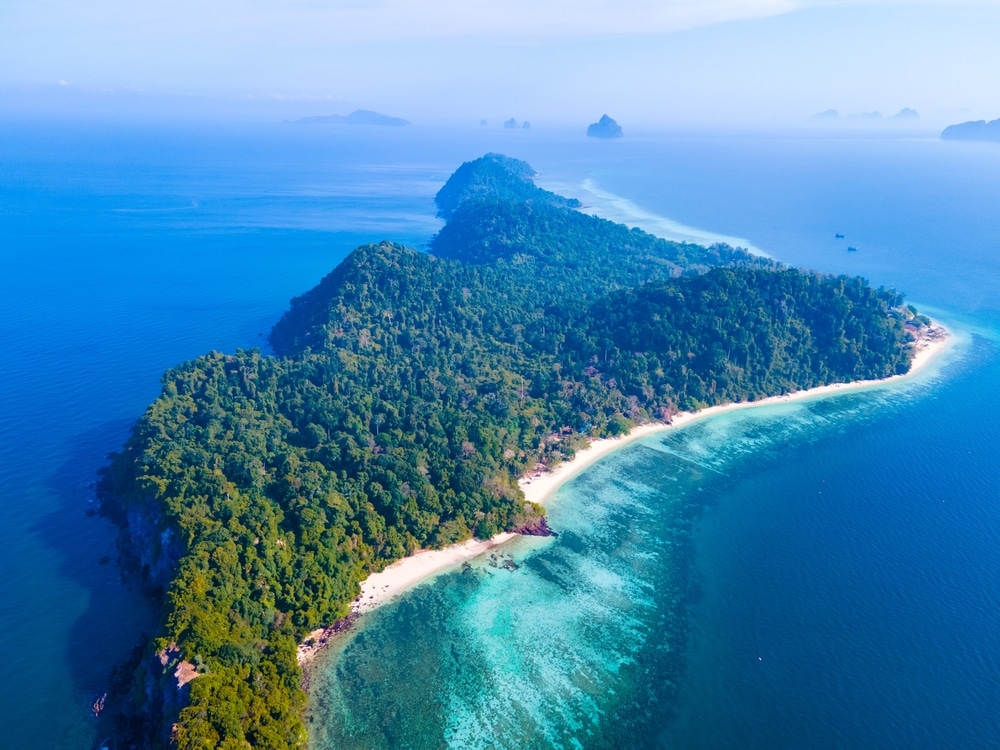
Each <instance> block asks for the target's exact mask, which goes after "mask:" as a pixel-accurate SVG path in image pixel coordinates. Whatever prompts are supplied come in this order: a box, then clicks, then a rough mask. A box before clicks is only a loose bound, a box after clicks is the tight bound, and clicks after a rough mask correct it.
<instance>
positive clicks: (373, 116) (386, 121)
mask: <svg viewBox="0 0 1000 750" xmlns="http://www.w3.org/2000/svg"><path fill="white" fill-rule="evenodd" d="M295 123H296V124H297V125H381V126H386V127H392V128H400V127H403V126H404V125H409V124H410V122H409V120H404V119H403V118H402V117H390V116H389V115H383V114H380V113H378V112H372V111H371V110H368V109H356V110H354V111H353V112H351V114H349V115H347V116H346V117H345V116H343V115H326V116H322V115H321V116H316V117H303V118H302V119H300V120H295Z"/></svg>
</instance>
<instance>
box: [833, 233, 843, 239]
mask: <svg viewBox="0 0 1000 750" xmlns="http://www.w3.org/2000/svg"><path fill="white" fill-rule="evenodd" d="M833 238H834V239H835V240H842V239H844V235H842V234H835V235H833Z"/></svg>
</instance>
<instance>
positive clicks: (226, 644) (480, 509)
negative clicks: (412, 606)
mask: <svg viewBox="0 0 1000 750" xmlns="http://www.w3.org/2000/svg"><path fill="white" fill-rule="evenodd" d="M534 174H535V172H534V170H533V169H532V168H531V166H530V165H528V164H527V163H525V162H523V161H518V160H516V159H511V158H508V157H506V156H503V155H500V154H487V155H486V156H484V157H482V158H480V159H476V160H475V161H472V162H468V163H465V164H463V165H462V166H461V167H459V169H458V170H457V171H456V172H455V173H454V174H453V175H452V176H451V177H450V178H449V179H448V181H447V182H446V183H445V185H444V186H443V187H442V188H441V189H440V191H439V192H438V194H437V197H436V202H437V206H438V210H439V213H440V215H441V216H442V217H444V218H445V219H446V221H447V223H446V224H445V226H444V227H443V228H442V229H441V231H440V232H439V233H438V234H437V235H436V236H435V237H434V239H433V241H432V242H431V245H430V252H429V253H428V252H421V251H418V250H414V249H411V248H407V247H404V246H402V245H399V244H396V243H392V242H380V243H377V244H369V245H363V246H361V247H359V248H357V249H356V250H354V251H353V252H352V253H351V254H350V255H349V256H348V257H347V258H346V259H344V261H343V262H342V263H340V264H339V265H338V266H337V267H336V268H334V269H333V270H332V271H331V272H330V273H329V274H328V275H327V276H326V277H324V278H323V279H322V280H321V281H320V282H319V283H318V284H317V285H316V286H315V287H314V288H313V289H311V290H309V291H307V292H306V293H304V294H303V295H301V296H299V297H296V298H295V299H293V300H292V301H291V304H290V307H289V309H288V310H287V312H286V313H285V314H284V316H283V317H282V318H281V320H279V321H278V323H277V324H276V325H275V326H274V328H273V330H272V331H271V334H270V338H269V341H270V344H271V346H272V347H273V349H274V352H275V354H274V355H266V354H264V353H262V352H261V351H259V350H256V349H254V350H237V351H236V352H233V353H228V354H227V353H221V352H215V351H213V352H210V353H208V354H206V355H204V356H202V357H199V358H197V359H194V360H192V361H190V362H185V363H182V364H180V365H178V366H177V367H175V368H173V369H171V370H169V371H168V372H167V373H166V374H165V375H164V376H163V379H162V383H163V387H162V392H161V394H160V396H159V397H158V398H157V399H156V401H154V402H153V403H152V404H151V405H150V406H149V408H148V409H147V410H146V412H145V413H144V414H143V415H142V417H141V418H140V419H139V420H138V422H137V423H136V424H135V426H134V427H133V429H132V432H131V436H130V437H129V439H128V442H127V444H126V445H125V447H124V448H123V450H122V451H121V452H120V453H118V454H117V455H115V456H113V458H112V460H111V463H110V466H108V467H107V469H106V470H105V471H104V472H102V476H101V478H100V482H99V488H98V491H99V497H100V501H101V508H102V511H103V512H104V513H105V514H107V515H108V516H109V517H110V518H112V519H113V520H114V521H115V522H116V523H117V524H118V525H119V527H120V529H121V536H120V541H119V548H120V550H121V553H122V556H123V558H124V559H125V560H126V561H127V566H128V568H129V569H131V570H132V571H134V572H135V573H136V574H137V575H139V576H141V577H142V578H143V580H144V581H145V583H146V585H147V586H148V587H149V588H150V590H151V591H152V592H154V593H155V595H156V596H158V597H159V600H160V602H161V603H162V608H163V609H162V612H163V614H162V620H161V623H162V624H161V627H160V629H159V632H157V633H156V634H155V635H154V637H153V638H152V639H151V640H150V641H149V642H148V643H146V644H143V646H142V647H141V648H139V649H137V650H136V652H135V654H134V657H133V659H132V661H130V662H129V663H128V664H126V665H123V666H121V667H120V668H118V669H117V670H116V672H115V676H114V681H113V684H112V686H111V688H110V689H109V696H108V706H109V708H108V710H109V715H116V716H119V725H118V732H119V734H120V738H119V739H120V742H119V744H118V745H116V746H122V747H132V748H142V749H147V748H148V749H151V748H157V749H158V748H166V747H168V746H170V747H175V748H177V749H178V750H194V749H195V748H207V747H234V748H235V747H253V748H257V749H260V750H278V749H279V748H281V749H284V748H303V747H305V744H306V739H307V736H306V729H307V726H306V723H305V721H304V719H303V715H304V709H305V705H306V694H305V693H304V691H303V688H302V680H303V673H302V669H301V667H300V665H299V663H298V660H297V645H298V644H299V642H301V641H303V640H305V639H306V638H307V637H308V635H309V634H310V633H311V632H312V631H314V630H315V629H317V628H319V627H322V626H328V625H331V624H333V623H340V624H339V625H338V627H340V628H342V629H343V628H346V627H349V625H350V623H351V620H350V618H349V617H348V613H349V612H350V604H351V602H352V600H354V599H355V598H356V597H357V596H358V594H359V590H360V588H359V583H360V581H362V580H363V579H365V578H366V577H367V576H369V575H370V574H371V573H374V572H377V571H380V570H382V569H384V568H385V567H386V566H387V565H389V564H390V563H391V562H393V561H395V560H398V559H400V558H402V557H404V556H407V555H411V554H413V553H415V552H416V551H418V550H420V549H424V548H442V547H446V546H449V545H452V544H455V543H459V542H463V541H465V540H468V539H470V538H472V537H476V538H478V539H490V538H492V537H493V536H494V535H496V534H498V533H499V532H504V531H520V532H522V533H529V534H536V533H544V532H545V531H546V530H547V528H546V526H545V524H544V523H543V521H544V509H543V508H542V507H541V506H539V505H536V504H534V503H531V502H528V501H526V499H525V497H524V494H523V492H522V490H521V489H520V487H519V485H518V479H519V478H520V477H522V476H524V475H526V474H527V473H528V472H530V471H533V470H536V469H540V468H542V467H552V466H555V465H556V464H558V463H560V462H562V461H565V460H567V459H569V458H570V457H572V456H573V455H574V453H575V451H577V450H578V449H579V448H581V447H583V446H585V445H587V444H588V442H589V441H590V440H592V439H594V438H598V437H605V436H618V435H624V434H626V433H628V432H629V431H630V430H631V429H632V428H633V426H635V425H638V424H642V423H652V422H656V423H664V422H669V421H670V420H671V419H672V418H673V417H674V416H675V415H677V414H678V412H681V411H697V410H700V409H703V408H705V407H707V406H710V405H719V404H727V403H734V402H750V401H756V400H759V399H762V398H764V397H767V396H775V395H782V394H787V393H791V392H794V391H799V390H802V389H807V388H811V387H815V386H821V385H825V384H832V383H845V382H852V381H857V380H866V379H879V378H886V377H889V376H893V375H898V374H901V373H905V372H907V370H908V369H909V367H910V363H911V361H912V358H913V344H912V342H913V337H912V335H911V331H913V330H916V329H917V328H919V327H921V326H925V325H926V324H927V323H928V322H929V321H927V319H926V318H923V316H920V315H918V314H917V312H916V310H915V309H913V308H912V307H909V306H904V305H903V299H902V297H901V296H900V295H899V294H897V293H896V292H894V291H891V290H886V289H882V288H879V289H876V288H873V287H872V286H870V285H869V284H868V283H867V282H866V281H864V280H863V279H861V278H851V277H847V276H840V277H836V278H834V277H830V276H824V275H821V274H816V273H810V272H805V271H798V270H795V269H793V268H788V267H786V266H783V265H781V264H780V263H777V262H775V261H772V260H770V259H767V258H762V257H757V256H753V255H750V254H748V253H747V252H745V251H743V250H740V249H734V248H731V247H729V246H726V245H714V246H712V247H701V246H698V245H692V244H681V243H675V242H668V241H665V240H662V239H658V238H656V237H654V236H652V235H650V234H647V233H646V232H643V231H641V230H639V229H631V228H629V227H626V226H624V225H621V224H616V223H613V222H610V221H605V220H603V219H599V218H596V217H593V216H589V215H586V214H583V213H581V212H580V211H578V210H575V207H576V206H579V203H578V202H576V201H574V200H572V199H568V198H565V197H563V196H559V195H557V194H555V193H551V192H548V191H545V190H542V189H540V188H538V187H537V186H536V185H535V184H534V181H533V177H534ZM344 618H346V619H344ZM386 667H387V668H388V669H391V668H392V665H386Z"/></svg>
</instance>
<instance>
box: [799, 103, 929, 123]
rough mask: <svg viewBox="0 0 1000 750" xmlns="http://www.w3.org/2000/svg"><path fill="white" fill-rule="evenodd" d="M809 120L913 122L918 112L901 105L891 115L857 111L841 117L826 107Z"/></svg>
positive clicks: (917, 118) (916, 118)
mask: <svg viewBox="0 0 1000 750" xmlns="http://www.w3.org/2000/svg"><path fill="white" fill-rule="evenodd" d="M809 119H810V120H813V121H817V122H830V123H832V122H845V121H846V122H847V123H851V122H859V121H861V122H892V121H894V120H895V121H900V120H902V121H908V122H915V121H917V120H919V119H920V113H919V112H917V110H915V109H911V108H910V107H903V108H902V109H901V110H899V112H897V113H896V114H894V115H893V116H892V117H882V113H881V112H858V113H852V114H849V115H847V116H846V117H844V118H842V117H841V116H840V112H838V111H837V110H835V109H827V110H823V111H822V112H817V113H816V114H814V115H813V116H812V117H810V118H809Z"/></svg>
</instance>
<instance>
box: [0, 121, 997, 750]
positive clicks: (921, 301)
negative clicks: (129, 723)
mask: <svg viewBox="0 0 1000 750" xmlns="http://www.w3.org/2000/svg"><path fill="white" fill-rule="evenodd" d="M488 151H498V152H502V153H506V154H509V155H511V156H516V157H520V158H524V159H527V160H528V161H529V162H531V164H532V165H533V166H534V167H535V168H536V169H537V170H538V171H539V172H540V173H541V176H540V180H541V182H542V184H543V185H544V186H547V187H552V188H558V189H559V190H560V191H562V192H565V193H567V194H572V195H576V196H577V197H579V198H580V199H581V200H583V201H584V203H585V204H587V205H588V206H589V207H590V209H591V210H594V211H596V212H598V213H601V214H602V215H607V216H609V217H614V218H616V219H618V220H623V221H628V222H629V223H635V224H640V225H642V226H644V227H646V228H648V229H649V230H651V231H654V232H657V233H660V234H663V235H665V236H677V237H693V238H696V239H699V240H700V241H706V242H710V241H713V240H714V238H717V237H724V238H731V239H730V241H733V242H735V241H737V240H738V241H740V242H741V243H742V244H745V245H747V246H750V247H753V248H755V249H756V250H758V251H760V252H764V253H767V254H769V255H771V256H773V257H775V258H777V259H779V260H782V261H786V262H789V263H793V264H797V265H803V266H808V267H811V268H816V269H819V270H822V271H826V272H831V273H850V274H862V275H864V276H866V277H867V278H868V279H870V280H871V281H872V282H873V283H874V284H876V285H885V286H893V287H896V288H897V289H899V290H901V291H903V292H905V293H907V295H908V297H909V298H910V300H911V301H912V302H914V303H915V304H917V305H918V306H920V307H921V308H922V309H924V310H926V311H928V312H929V313H930V314H932V315H933V316H936V317H939V318H941V319H942V320H944V321H945V322H946V323H947V324H948V325H950V326H951V327H952V328H953V330H954V331H955V332H956V337H955V338H956V343H955V345H954V346H953V347H952V349H951V350H950V351H949V353H948V354H947V355H945V356H944V357H943V358H942V359H941V360H940V361H939V362H938V363H936V364H935V365H934V366H932V367H931V368H929V369H928V370H927V371H926V372H924V373H922V374H921V375H919V376H918V377H916V378H914V379H913V380H912V381H907V382H905V383H898V384H893V385H891V386H886V387H881V388H874V389H870V390H866V391H861V392H853V393H849V394H844V395H839V396H836V397H833V398H827V399H818V400H812V401H804V402H797V403H794V404H784V405H780V406H774V407H766V408H758V409H750V410H744V411H740V412H733V413H729V414H726V415H723V416H719V417H716V418H713V419H710V420H705V421H702V422H697V423H694V424H692V425H690V426H688V427H686V428H684V429H681V430H676V431H672V432H666V433H659V434H656V435H652V436H650V437H647V438H645V439H643V440H642V441H639V442H638V443H635V444H633V445H631V446H630V447H627V448H625V449H623V450H621V451H619V452H617V453H615V454H612V455H611V456H609V457H607V458H606V459H604V460H603V461H601V462H599V463H598V464H595V465H594V466H593V467H592V468H591V469H589V470H588V471H586V472H584V473H583V474H581V475H579V476H578V477H577V478H576V479H575V480H573V481H572V482H570V483H568V484H566V485H564V487H563V488H562V489H561V490H560V491H559V492H558V493H557V495H556V496H555V497H554V498H553V499H552V500H551V502H550V506H551V510H550V522H551V525H552V526H553V528H555V529H556V530H557V531H559V532H560V535H559V537H557V538H553V539H545V540H539V539H523V540H517V541H516V542H515V543H513V544H511V545H510V546H509V547H507V548H504V549H503V550H502V551H501V552H499V553H497V556H495V557H494V558H492V559H491V558H489V557H486V558H484V559H481V560H477V561H475V562H474V563H473V564H472V565H470V566H467V567H465V568H463V569H460V570H456V571H454V572H453V573H449V574H446V575H442V576H439V577H438V578H436V579H434V580H433V581H431V582H429V583H427V584H425V585H423V586H420V587H418V588H417V589H414V590H413V591H411V592H410V593H409V594H407V595H406V596H404V597H402V598H400V599H399V600H398V601H397V602H396V603H394V604H391V605H388V606H386V607H383V608H382V609H380V610H378V611H376V612H375V613H373V614H371V615H369V616H367V617H366V618H365V619H364V620H363V622H362V623H361V624H360V626H359V627H357V628H356V630H355V631H354V633H353V634H352V635H351V636H350V637H349V638H345V639H344V640H343V641H341V642H340V643H339V644H338V646H337V649H336V650H335V651H334V652H333V653H332V654H331V655H330V656H329V658H327V659H325V660H324V661H323V662H322V663H321V664H319V665H318V667H317V670H316V674H315V675H314V679H313V685H314V690H313V695H312V699H311V702H310V707H309V721H310V729H311V734H312V738H313V740H312V741H313V746H314V747H315V748H334V747H336V748H352V747H354V748H409V747H412V748H423V747H427V748H441V747H454V748H489V747H493V748H536V747H537V748H550V747H551V748H613V747H635V748H643V747H676V748H700V747H712V748H730V747H732V748H736V747H741V748H826V747H829V748H839V747H884V748H889V747H899V748H941V747H963V748H991V747H1000V710H998V707H1000V489H998V485H1000V483H998V480H1000V406H998V403H997V400H996V388H997V384H998V383H1000V351H998V343H997V342H998V332H1000V212H997V211H996V206H998V205H1000V149H998V148H996V146H995V145H993V144H959V143H942V142H941V141H939V140H937V139H936V138H934V137H932V136H929V137H927V138H912V137H908V138H888V137H878V138H871V139H868V138H863V137H856V136H850V137H836V138H823V137H819V136H816V135H809V136H802V135H796V134H769V135H766V136H765V135H761V134H751V135H722V134H712V135H692V134H685V133H659V134H656V133H651V134H645V135H642V134H638V135H634V136H630V137H628V138H625V139H622V140H621V141H618V142H601V141H593V140H588V139H586V138H584V137H582V135H581V134H579V133H566V132H560V131H548V130H546V128H545V127H544V125H543V124H540V125H537V126H536V127H534V128H533V129H532V130H531V131H517V132H511V131H503V130H501V129H499V128H495V129H493V128H490V129H487V128H469V129H464V130H463V129H456V130H453V131H441V130H435V129H431V128H420V127H417V126H414V127H412V128H407V129H386V130H380V129H377V128H372V129H369V128H349V127H335V126H331V127H329V128H325V127H312V128H309V127H296V126H292V125H283V124H274V125H269V124H263V125H262V124H232V123H227V124H214V125H199V126H194V125H191V126H189V127H182V126H177V125H174V126H169V127H167V126H160V125H155V124H122V123H104V124H101V123H89V124H86V125H75V124H67V123H25V122H18V123H11V122H8V123H3V124H0V263H2V266H0V269H2V273H0V357H2V358H3V362H2V370H0V372H2V373H3V375H2V378H0V528H2V529H3V530H4V542H3V544H2V545H0V565H2V567H0V570H2V571H3V575H2V576H0V602H2V603H3V604H2V607H0V634H2V636H3V637H2V638H0V665H2V669H3V674H2V677H0V746H2V747H50V748H90V747H92V746H93V745H94V743H95V742H97V741H98V740H99V739H100V738H101V736H102V733H103V731H104V727H103V726H102V725H100V724H99V723H97V722H95V721H94V720H93V719H92V718H91V714H90V704H91V703H92V701H93V700H94V699H95V698H97V697H98V696H99V695H100V694H101V693H102V692H103V690H104V687H105V685H106V684H107V679H108V674H109V672H110V670H111V668H112V667H113V666H114V665H115V664H116V663H117V662H118V661H120V660H122V659H123V658H125V657H126V656H127V654H128V653H129V651H130V650H131V648H132V647H133V646H134V645H135V644H136V643H138V642H139V640H140V637H141V634H142V633H143V632H150V631H151V629H152V628H155V624H156V620H157V612H156V611H155V609H154V607H153V605H152V604H151V603H150V602H148V601H147V600H145V599H144V598H143V596H142V595H141V593H140V592H138V591H137V590H133V589H132V588H130V586H129V584H128V583H127V582H123V581H122V580H121V578H120V575H119V570H118V568H117V567H116V565H115V561H116V557H117V554H116V551H115V546H114V535H115V532H114V529H113V528H112V527H111V526H110V524H109V523H108V522H107V521H105V520H103V519H101V518H99V517H96V516H94V515H91V514H90V513H91V511H92V510H93V508H94V503H93V481H94V479H95V476H96V472H97V471H98V470H99V469H100V468H101V466H103V465H104V464H105V463H106V456H107V454H108V453H109V452H111V451H114V450H116V449H118V448H120V447H121V445H122V443H123V442H124V440H125V439H126V437H127V434H128V429H129V427H130V425H131V424H132V423H133V422H134V420H135V419H136V418H137V417H138V416H139V415H140V414H141V413H142V411H143V409H144V408H145V406H146V405H147V404H148V403H149V402H150V401H151V400H152V399H153V398H155V396H156V395H157V393H158V391H159V378H160V376H161V374H162V373H163V371H164V370H165V369H167V368H169V367H171V366H172V365H174V364H177V363H178V362H180V361H183V360H185V359H188V358H191V357H195V356H198V355H199V354H202V353H205V352H207V351H209V350H212V349H217V350H221V351H232V350H235V349H236V348H240V347H243V348H248V347H254V346H259V347H264V346H265V342H264V337H265V336H266V333H267V331H268V330H269V328H270V326H271V325H272V324H273V323H274V322H275V321H276V320H277V319H278V317H279V316H280V315H281V313H282V312H283V310H284V309H285V307H286V306H287V304H288V300H289V299H290V298H291V297H293V296H295V295H297V294H300V293H302V292H304V291H305V290H307V289H308V288H310V287H311V286H313V285H314V284H315V283H316V282H318V281H319V279H320V278H322V276H323V275H325V274H326V273H327V272H328V271H329V270H331V269H332V268H333V267H334V266H335V265H336V264H337V263H338V262H339V261H340V260H341V259H342V258H343V257H344V256H345V255H346V254H347V253H348V252H349V251H350V250H351V249H352V248H353V247H355V246H357V245H358V244H361V243H363V242H368V241H378V240H382V239H392V240H397V241H402V242H406V243H407V244H410V245H414V246H417V247H423V246H426V244H427V242H428V241H429V239H430V238H431V236H432V235H433V234H434V232H436V231H437V230H438V229H439V228H440V226H441V222H440V221H439V220H438V219H436V218H435V216H434V206H433V200H432V199H433V195H434V193H435V192H436V190H437V189H438V188H439V187H440V185H441V184H443V182H444V180H445V179H446V178H447V177H448V175H449V174H450V173H451V172H452V171H454V169H455V168H456V167H457V166H458V165H459V164H460V163H461V162H462V161H465V160H468V159H472V158H475V157H477V156H480V155H482V154H483V153H486V152H488ZM837 233H840V234H844V235H845V238H844V239H842V240H839V239H835V237H834V235H835V234H837ZM848 245H850V246H854V247H856V248H857V252H851V253H849V252H847V250H846V248H847V246H848Z"/></svg>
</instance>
